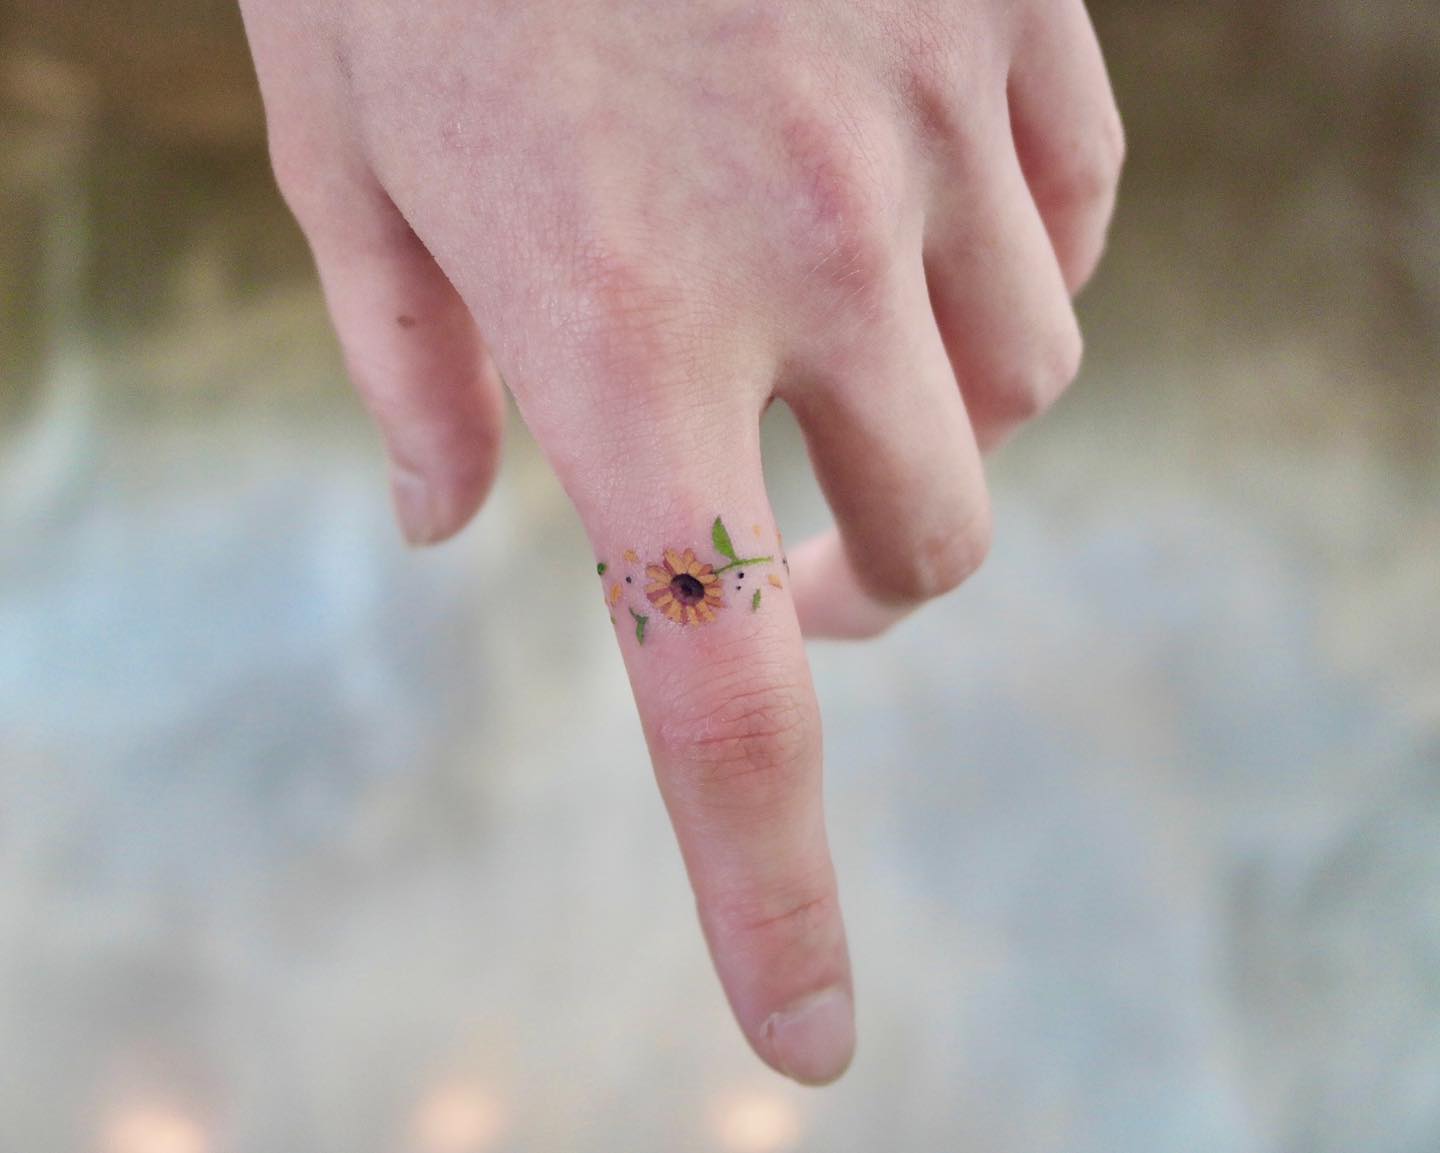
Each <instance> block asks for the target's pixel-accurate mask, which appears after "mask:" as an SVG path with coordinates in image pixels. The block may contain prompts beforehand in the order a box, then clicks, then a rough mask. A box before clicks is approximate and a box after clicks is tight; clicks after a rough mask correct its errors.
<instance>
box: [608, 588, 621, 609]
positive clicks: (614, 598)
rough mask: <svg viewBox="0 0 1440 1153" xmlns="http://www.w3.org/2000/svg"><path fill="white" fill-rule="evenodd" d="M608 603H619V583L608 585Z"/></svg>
mask: <svg viewBox="0 0 1440 1153" xmlns="http://www.w3.org/2000/svg"><path fill="white" fill-rule="evenodd" d="M610 603H611V604H612V605H618V604H619V603H620V586H619V585H611V586H610Z"/></svg>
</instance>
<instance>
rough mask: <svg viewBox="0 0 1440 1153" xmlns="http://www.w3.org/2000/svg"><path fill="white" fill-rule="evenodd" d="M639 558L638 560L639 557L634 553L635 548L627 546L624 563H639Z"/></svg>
mask: <svg viewBox="0 0 1440 1153" xmlns="http://www.w3.org/2000/svg"><path fill="white" fill-rule="evenodd" d="M639 560H640V558H639V557H638V556H636V555H635V550H634V549H633V548H627V549H626V550H625V563H626V564H637V563H639Z"/></svg>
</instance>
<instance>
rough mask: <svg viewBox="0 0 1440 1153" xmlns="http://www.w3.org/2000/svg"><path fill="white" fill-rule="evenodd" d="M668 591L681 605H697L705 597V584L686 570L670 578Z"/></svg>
mask: <svg viewBox="0 0 1440 1153" xmlns="http://www.w3.org/2000/svg"><path fill="white" fill-rule="evenodd" d="M670 591H671V592H672V593H674V594H675V599H676V600H677V601H679V602H680V603H681V604H682V605H698V604H699V603H700V602H701V601H703V600H704V599H705V586H704V585H702V584H701V583H700V582H699V581H698V580H696V579H695V578H694V577H693V576H691V575H690V574H689V573H688V572H682V573H681V574H680V575H679V576H675V577H671V578H670Z"/></svg>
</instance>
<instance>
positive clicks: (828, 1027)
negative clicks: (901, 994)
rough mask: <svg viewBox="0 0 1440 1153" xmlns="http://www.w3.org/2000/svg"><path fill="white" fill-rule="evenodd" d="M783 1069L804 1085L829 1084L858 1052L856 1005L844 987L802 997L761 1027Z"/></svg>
mask: <svg viewBox="0 0 1440 1153" xmlns="http://www.w3.org/2000/svg"><path fill="white" fill-rule="evenodd" d="M760 1033H761V1036H762V1037H763V1038H764V1039H765V1040H766V1041H767V1042H768V1044H769V1046H770V1052H771V1054H772V1055H773V1056H774V1058H775V1063H776V1065H778V1066H779V1067H780V1071H781V1072H783V1073H784V1074H785V1075H786V1076H787V1077H790V1078H792V1079H794V1080H796V1081H799V1082H800V1083H801V1084H802V1085H825V1084H828V1083H829V1082H831V1081H834V1080H835V1079H836V1078H837V1077H839V1076H840V1074H842V1073H844V1072H845V1070H846V1069H848V1068H849V1067H850V1058H851V1057H853V1056H854V1055H855V1006H854V1004H853V1003H852V1002H851V999H850V994H849V993H848V992H846V991H845V990H844V989H840V988H834V989H826V990H824V991H823V992H820V993H813V994H811V995H810V996H808V997H802V998H801V999H800V1000H798V1001H796V1002H795V1003H794V1004H792V1005H791V1006H790V1007H789V1008H787V1009H782V1010H781V1011H780V1012H778V1013H775V1014H774V1015H772V1016H771V1017H770V1019H769V1020H767V1021H766V1022H765V1024H764V1026H762V1028H761V1030H760Z"/></svg>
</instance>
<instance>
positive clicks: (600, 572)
mask: <svg viewBox="0 0 1440 1153" xmlns="http://www.w3.org/2000/svg"><path fill="white" fill-rule="evenodd" d="M609 567H610V566H609V565H607V564H606V563H605V562H604V561H603V560H602V561H601V562H600V563H599V564H597V565H596V566H595V574H596V575H597V576H604V575H605V570H606V569H607V568H609Z"/></svg>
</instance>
